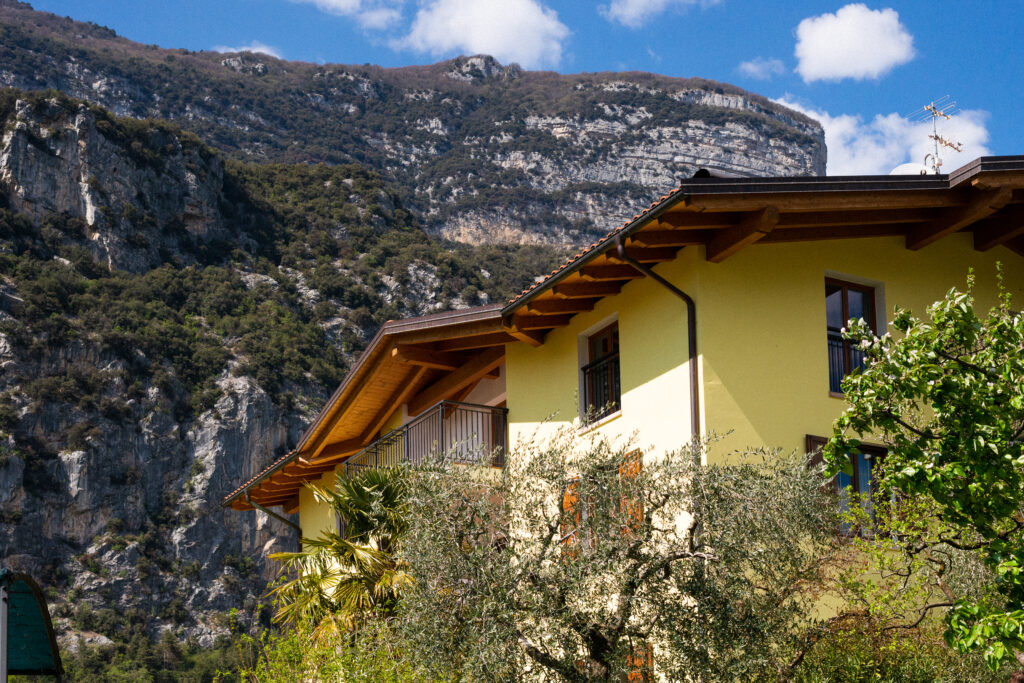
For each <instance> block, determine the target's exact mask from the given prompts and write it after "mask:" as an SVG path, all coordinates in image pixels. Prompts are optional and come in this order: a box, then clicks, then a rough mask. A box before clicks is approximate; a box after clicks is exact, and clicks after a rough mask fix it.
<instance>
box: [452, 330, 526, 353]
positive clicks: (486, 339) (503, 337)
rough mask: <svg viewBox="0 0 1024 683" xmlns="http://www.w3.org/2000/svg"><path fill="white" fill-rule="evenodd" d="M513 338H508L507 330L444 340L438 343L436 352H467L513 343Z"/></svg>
mask: <svg viewBox="0 0 1024 683" xmlns="http://www.w3.org/2000/svg"><path fill="white" fill-rule="evenodd" d="M515 340H516V338H515V337H513V336H510V335H509V332H508V330H506V331H504V332H492V333H489V334H478V335H476V336H473V337H460V338H458V339H446V340H443V341H438V342H437V344H436V346H437V350H438V351H469V350H471V349H483V348H487V347H490V346H499V345H503V344H508V343H509V342H514V341H515Z"/></svg>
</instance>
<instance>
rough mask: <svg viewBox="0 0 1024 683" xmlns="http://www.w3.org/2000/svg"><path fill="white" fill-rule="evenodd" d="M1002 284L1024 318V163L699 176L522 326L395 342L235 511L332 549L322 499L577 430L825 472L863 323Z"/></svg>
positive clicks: (562, 280) (400, 325) (482, 314)
mask: <svg viewBox="0 0 1024 683" xmlns="http://www.w3.org/2000/svg"><path fill="white" fill-rule="evenodd" d="M997 263H1002V265H1003V270H1004V274H1005V277H1006V284H1007V286H1008V287H1009V289H1010V292H1011V294H1012V295H1013V297H1014V299H1015V300H1016V301H1018V302H1021V301H1024V156H1014V157H984V158H981V159H977V160H975V161H974V162H972V163H970V164H968V165H966V166H964V167H963V168H960V169H958V170H957V171H955V172H953V173H951V174H949V175H940V176H864V177H817V178H718V177H712V176H710V175H708V174H700V173H699V174H698V177H694V178H692V179H689V180H685V181H683V182H682V183H681V184H680V185H679V186H678V187H677V188H675V189H674V190H672V192H671V193H669V194H667V195H665V196H663V197H662V198H661V199H660V200H658V201H657V202H655V203H654V204H652V205H651V206H650V207H649V208H647V209H644V210H643V212H641V213H640V214H638V215H637V216H635V217H634V218H633V219H632V220H631V221H629V222H628V223H626V224H625V225H623V226H622V227H620V228H618V229H616V230H614V231H612V232H611V233H609V234H608V235H607V236H606V237H605V238H604V239H602V240H600V241H598V242H595V243H594V244H592V245H590V246H589V247H587V248H586V249H584V250H582V251H581V252H580V253H578V254H577V255H576V256H574V257H573V258H571V259H569V260H568V261H567V262H566V263H565V264H564V265H563V266H562V267H560V268H559V269H557V270H556V271H554V272H552V273H551V274H549V275H547V276H543V277H541V278H538V281H537V283H536V284H535V285H534V286H532V287H531V288H529V289H527V290H526V291H524V292H522V293H521V294H520V295H518V296H517V297H515V298H514V299H512V300H511V301H509V302H508V303H507V304H504V305H500V304H498V305H492V306H483V307H478V308H472V309H466V310H459V311H451V312H446V313H440V314H437V315H432V316H425V317H422V318H414V319H409V320H402V321H391V322H388V323H386V324H385V325H384V326H383V327H382V328H381V330H380V332H379V333H378V334H377V336H376V337H375V338H374V339H373V340H372V342H371V343H370V344H369V346H368V347H367V349H366V351H365V352H364V353H363V355H362V357H361V358H360V360H359V362H358V363H357V364H356V365H355V366H354V368H353V370H352V371H351V373H350V374H349V376H348V377H347V378H346V380H345V381H344V382H343V383H342V385H341V386H340V387H339V388H338V390H337V391H336V392H335V393H334V395H333V396H332V397H331V399H330V400H329V401H328V403H327V405H326V407H325V408H324V409H323V411H322V412H321V413H320V414H319V415H318V416H317V418H316V420H315V421H314V422H313V424H312V425H311V426H310V427H309V429H308V430H307V432H306V433H305V434H304V435H303V437H302V439H301V441H300V443H299V444H298V446H297V447H296V448H295V450H294V451H293V452H291V453H289V454H288V455H286V456H285V457H283V458H281V459H280V460H278V461H277V462H275V463H273V464H272V465H271V466H270V467H268V468H266V469H265V470H263V471H262V472H260V473H259V474H258V475H257V476H256V477H254V478H253V479H251V480H250V481H248V482H245V483H244V484H243V485H241V486H240V487H239V488H238V489H237V490H236V491H234V492H233V493H232V494H231V495H229V496H228V497H227V498H226V499H225V501H224V504H225V505H228V506H231V507H232V508H234V509H237V510H251V509H254V508H258V509H262V510H264V511H268V512H272V513H273V511H272V509H273V508H275V507H280V508H282V509H283V511H284V512H285V513H295V512H298V513H299V526H300V527H301V533H302V534H303V535H305V536H313V535H316V533H317V532H318V531H319V530H321V529H325V528H333V526H334V523H335V522H334V519H333V517H332V515H331V514H330V513H329V512H328V511H327V509H326V508H325V507H323V506H318V505H317V504H316V503H315V501H314V500H313V499H312V496H311V495H310V492H309V491H308V490H307V489H306V488H305V487H304V483H305V482H308V481H318V480H319V481H321V482H322V483H325V484H330V483H331V482H332V481H333V478H334V475H335V472H337V471H339V470H340V469H341V468H345V467H347V468H349V470H350V471H351V470H352V469H353V468H357V467H367V466H369V467H372V466H378V465H381V464H386V463H389V462H395V461H397V460H399V459H403V460H415V459H417V458H424V457H428V456H429V454H430V453H431V452H432V449H435V448H436V447H437V446H438V445H441V446H444V447H449V446H451V445H452V444H458V447H459V448H464V449H465V453H466V457H467V458H470V457H474V456H473V455H472V454H475V453H480V452H488V453H490V452H492V451H493V450H494V449H497V453H498V455H497V456H496V457H495V460H494V461H493V462H492V463H491V464H493V465H495V466H500V465H501V458H502V456H503V454H504V453H505V452H508V451H510V450H513V451H514V449H515V445H516V443H517V442H520V441H522V440H524V439H528V438H530V437H531V436H532V435H534V433H535V432H537V431H538V430H539V431H540V432H541V433H543V431H544V430H546V429H554V428H555V427H557V426H559V425H564V424H566V423H574V424H576V425H579V428H580V429H581V430H588V431H589V430H599V431H600V432H603V433H605V434H607V435H608V436H611V437H615V436H620V435H630V434H632V433H634V432H635V433H637V434H638V437H639V445H640V446H642V447H645V448H649V452H651V453H655V454H656V453H658V452H664V451H666V450H670V449H675V448H678V447H679V446H681V445H682V444H685V443H687V442H689V441H690V439H691V438H692V437H693V436H694V435H697V434H705V433H708V432H715V433H718V434H724V433H726V432H729V434H728V436H727V437H725V438H724V439H722V440H721V441H720V442H718V443H717V444H716V445H715V448H714V450H713V452H712V453H711V455H710V456H709V457H712V458H718V459H725V458H728V457H729V455H730V453H732V452H735V451H739V450H745V449H747V448H749V447H775V448H781V449H784V450H786V451H804V450H808V449H809V448H810V447H813V445H814V444H815V437H821V436H824V435H826V434H828V433H829V431H830V426H831V424H832V422H833V420H834V419H835V418H836V417H837V416H838V415H839V414H840V413H841V412H842V410H843V407H844V404H843V400H842V396H841V394H840V393H839V382H840V380H841V379H842V377H843V376H844V375H845V374H846V373H848V372H849V371H851V370H852V369H855V368H856V367H857V366H858V364H859V363H860V358H859V357H858V352H857V350H856V349H854V348H850V346H849V345H848V344H845V343H844V341H843V340H842V337H841V335H840V332H839V330H840V328H841V327H842V326H843V324H844V322H845V321H846V320H848V319H849V318H851V317H853V318H858V317H863V318H864V319H865V320H867V321H868V322H869V323H871V324H872V325H874V327H875V329H876V330H877V331H879V332H881V331H883V330H884V329H885V328H886V324H887V322H888V321H887V316H889V315H891V312H892V310H893V306H894V305H900V306H903V307H907V308H911V309H913V310H914V311H916V312H922V313H923V311H924V308H925V307H926V306H927V305H929V304H930V303H932V302H933V301H935V300H936V299H939V298H941V297H942V296H943V295H944V294H945V293H946V291H947V290H948V289H949V288H950V287H952V286H954V285H959V286H963V284H964V282H965V278H966V276H967V273H968V270H969V269H972V268H973V269H974V271H975V273H976V275H977V286H976V296H977V298H978V300H979V303H980V304H981V305H983V306H987V305H989V304H991V303H994V302H995V296H996V264H997ZM588 408H589V409H590V410H588ZM869 455H870V453H869ZM870 463H871V460H870V458H868V459H865V458H864V456H860V459H859V460H858V461H857V462H855V471H854V477H853V480H852V481H851V482H850V483H851V484H852V485H853V486H854V488H855V489H856V488H863V487H865V486H866V485H867V482H868V481H870ZM273 514H276V513H273Z"/></svg>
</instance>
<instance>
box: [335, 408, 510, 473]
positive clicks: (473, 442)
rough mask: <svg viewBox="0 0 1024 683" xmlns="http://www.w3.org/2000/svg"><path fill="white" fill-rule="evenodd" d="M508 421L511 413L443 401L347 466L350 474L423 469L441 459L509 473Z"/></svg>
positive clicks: (358, 455) (350, 460)
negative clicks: (506, 467)
mask: <svg viewBox="0 0 1024 683" xmlns="http://www.w3.org/2000/svg"><path fill="white" fill-rule="evenodd" d="M507 416H508V409H507V408H496V407H494V406H481V405H476V404H473V403H457V402H455V401H441V402H440V403H438V404H437V405H435V406H434V407H432V408H430V409H429V410H427V411H426V412H424V413H423V414H422V415H420V416H419V417H417V418H416V419H414V420H411V421H410V422H408V423H406V424H404V425H402V426H401V427H399V428H398V429H395V430H392V431H390V432H388V433H387V434H385V435H384V436H382V437H381V438H379V439H377V440H376V441H374V442H373V443H372V444H370V445H369V446H367V447H366V448H364V449H363V450H361V451H359V452H358V453H356V454H355V455H353V456H352V457H351V458H349V459H348V460H346V461H345V474H346V475H351V474H355V473H356V472H358V471H360V470H361V469H367V468H378V469H382V468H387V467H396V466H398V465H400V464H407V465H419V464H422V463H424V462H427V461H428V460H429V459H431V458H438V457H439V456H442V455H445V456H446V457H447V458H449V460H452V461H454V462H461V463H467V464H484V463H486V464H489V465H491V466H493V467H504V465H505V453H506V452H507V451H508V417H507Z"/></svg>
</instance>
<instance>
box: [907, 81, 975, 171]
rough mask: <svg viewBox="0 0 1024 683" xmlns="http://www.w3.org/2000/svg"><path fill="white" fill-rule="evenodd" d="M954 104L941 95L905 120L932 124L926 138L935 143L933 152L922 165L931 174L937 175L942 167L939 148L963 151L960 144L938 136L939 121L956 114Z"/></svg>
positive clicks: (925, 156)
mask: <svg viewBox="0 0 1024 683" xmlns="http://www.w3.org/2000/svg"><path fill="white" fill-rule="evenodd" d="M956 110H957V108H956V102H955V101H953V100H951V99H949V95H943V96H942V97H940V98H939V99H937V100H934V101H933V102H931V103H929V104H926V105H924V106H923V107H921V108H920V109H918V110H917V111H915V112H914V113H912V114H910V115H909V116H908V117H907V118H908V119H910V120H911V121H915V122H918V123H925V122H927V121H929V120H931V122H932V132H931V135H929V136H928V138H929V139H930V140H931V141H932V142H934V143H935V151H934V152H929V153H928V154H925V155H924V165H925V168H927V169H928V170H929V171H931V173H933V174H935V175H938V174H939V169H940V168H941V167H942V157H941V156H939V148H940V147H944V148H946V149H951V150H953V151H954V152H962V151H964V145H963V143H962V142H956V141H955V140H950V139H949V138H946V137H943V136H942V135H939V119H943V120H946V121H948V120H950V119H951V118H953V114H955V113H956Z"/></svg>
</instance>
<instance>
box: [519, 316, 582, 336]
mask: <svg viewBox="0 0 1024 683" xmlns="http://www.w3.org/2000/svg"><path fill="white" fill-rule="evenodd" d="M571 319H572V316H571V315H529V314H525V315H522V314H521V315H517V316H515V317H514V318H513V319H512V322H513V327H514V328H515V329H516V330H519V331H522V332H529V331H531V330H550V329H551V328H552V327H565V326H566V325H568V324H569V321H570V320H571Z"/></svg>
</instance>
